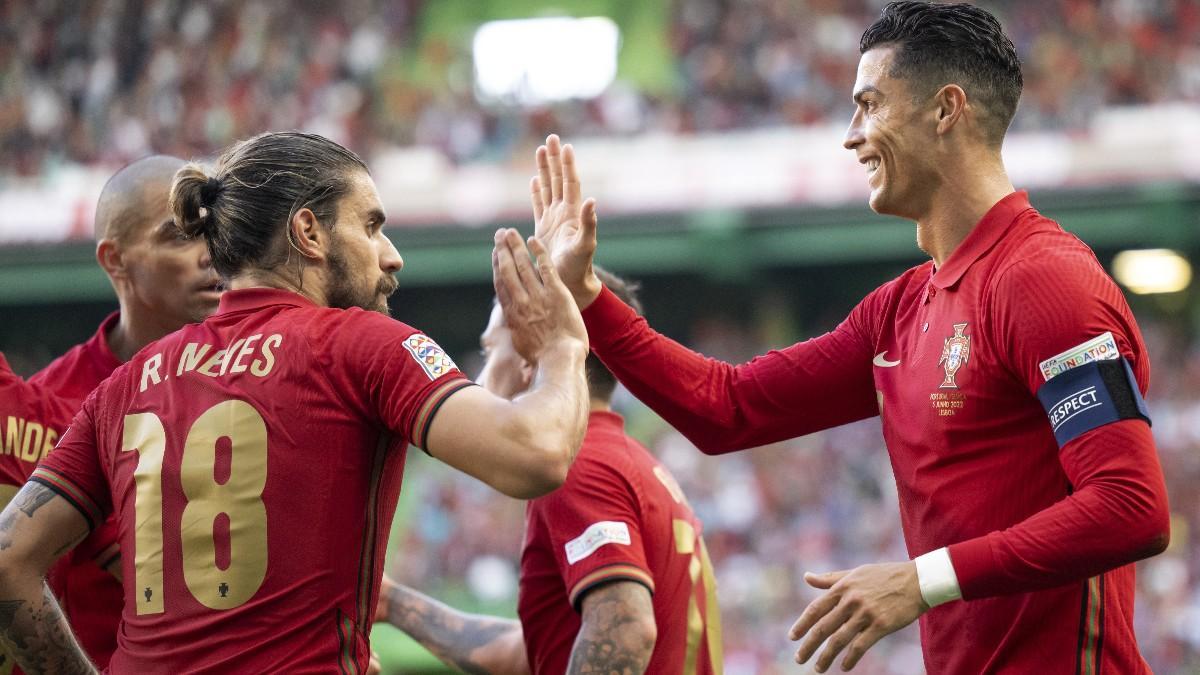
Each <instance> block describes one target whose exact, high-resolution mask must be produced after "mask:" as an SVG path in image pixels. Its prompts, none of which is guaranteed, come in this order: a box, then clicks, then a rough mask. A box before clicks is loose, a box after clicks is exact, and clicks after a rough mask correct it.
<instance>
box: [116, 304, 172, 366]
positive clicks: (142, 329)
mask: <svg viewBox="0 0 1200 675" xmlns="http://www.w3.org/2000/svg"><path fill="white" fill-rule="evenodd" d="M176 328H178V326H175V327H171V326H166V325H163V324H162V323H161V322H160V321H158V320H156V319H155V317H154V313H153V312H151V311H150V310H149V309H147V308H145V307H141V306H140V305H136V304H135V303H132V302H126V301H124V300H122V301H121V313H120V316H119V317H118V318H117V322H116V323H115V324H113V327H112V328H110V329H109V331H108V334H107V335H106V336H105V338H106V339H107V340H108V348H109V349H110V350H112V353H113V356H115V357H117V360H118V361H120V362H121V363H125V362H126V361H128V360H129V359H131V358H133V355H134V354H136V353H138V352H139V351H141V350H142V347H145V346H146V345H148V344H150V343H151V342H154V341H155V340H158V339H159V338H161V337H163V336H164V335H167V334H168V333H171V332H174V330H175V329H176Z"/></svg>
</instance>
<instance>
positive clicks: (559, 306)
mask: <svg viewBox="0 0 1200 675" xmlns="http://www.w3.org/2000/svg"><path fill="white" fill-rule="evenodd" d="M495 244H496V245H495V247H494V248H493V249H492V281H493V283H494V284H495V287H496V298H497V299H498V300H499V302H500V307H501V309H502V310H503V313H504V320H505V323H507V324H508V327H509V329H510V330H511V331H512V340H513V347H514V348H515V349H516V350H517V353H518V354H520V355H521V357H522V358H524V359H525V360H526V361H529V362H530V363H537V362H538V361H539V360H540V358H541V357H542V354H543V352H544V351H545V350H546V349H548V348H551V347H556V346H564V343H566V345H567V346H570V345H572V344H573V345H574V347H579V346H582V347H583V349H584V351H585V352H586V351H587V346H588V338H587V330H586V329H585V328H584V326H583V318H582V317H581V316H580V315H579V309H578V308H577V307H576V305H575V301H574V300H573V299H572V294H571V292H570V291H568V290H567V287H566V286H565V285H564V284H563V282H562V281H561V280H560V279H559V276H558V274H557V272H555V269H554V265H553V264H552V263H551V261H550V253H549V251H547V250H546V248H545V246H543V244H542V241H541V239H539V238H538V237H530V238H529V248H530V249H531V250H532V251H533V254H534V255H535V256H536V257H537V269H536V270H535V269H534V267H533V265H532V264H531V263H530V261H529V253H528V252H527V251H526V249H525V244H524V243H523V242H522V241H521V236H520V235H518V234H517V231H516V230H513V229H501V230H497V231H496V238H495Z"/></svg>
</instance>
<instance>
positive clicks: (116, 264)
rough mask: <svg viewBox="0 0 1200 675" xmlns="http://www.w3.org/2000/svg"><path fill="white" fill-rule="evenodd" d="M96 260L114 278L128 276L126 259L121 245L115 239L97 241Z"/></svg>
mask: <svg viewBox="0 0 1200 675" xmlns="http://www.w3.org/2000/svg"><path fill="white" fill-rule="evenodd" d="M96 262H97V263H99V264H100V268H101V269H103V270H104V272H105V273H106V274H108V276H109V277H111V278H113V279H119V278H122V277H124V276H126V272H125V260H124V258H122V257H121V245H120V244H118V243H117V242H116V241H115V240H113V239H101V240H100V241H98V242H96Z"/></svg>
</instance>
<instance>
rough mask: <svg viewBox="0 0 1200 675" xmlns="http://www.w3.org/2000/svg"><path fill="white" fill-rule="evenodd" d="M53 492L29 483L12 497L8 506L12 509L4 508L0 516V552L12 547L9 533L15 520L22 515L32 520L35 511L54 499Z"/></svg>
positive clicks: (42, 486) (37, 484) (40, 485)
mask: <svg viewBox="0 0 1200 675" xmlns="http://www.w3.org/2000/svg"><path fill="white" fill-rule="evenodd" d="M54 497H55V492H54V491H53V490H51V489H50V488H48V487H46V486H45V485H42V484H41V483H34V482H29V483H26V484H25V487H23V488H21V491H20V492H18V493H17V494H16V496H15V497H13V500H12V503H11V504H10V505H9V506H11V507H12V508H6V509H5V510H4V515H3V516H0V551H3V550H6V549H8V548H9V547H11V546H12V536H11V532H12V529H13V526H14V525H16V524H17V518H19V517H20V514H22V513H24V514H25V516H26V517H28V518H32V517H33V514H34V513H37V510H38V509H40V508H42V507H43V506H45V505H46V502H49V501H50V500H51V499H54Z"/></svg>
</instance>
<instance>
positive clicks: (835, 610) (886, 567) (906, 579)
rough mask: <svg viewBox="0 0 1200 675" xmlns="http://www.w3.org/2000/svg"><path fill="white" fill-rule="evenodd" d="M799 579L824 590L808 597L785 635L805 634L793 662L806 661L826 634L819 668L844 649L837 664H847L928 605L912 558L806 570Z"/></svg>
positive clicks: (850, 665)
mask: <svg viewBox="0 0 1200 675" xmlns="http://www.w3.org/2000/svg"><path fill="white" fill-rule="evenodd" d="M804 581H806V582H807V583H808V585H810V586H812V587H814V588H820V589H822V590H827V591H828V592H827V593H824V594H822V595H821V596H820V597H818V598H817V599H816V600H813V601H812V602H811V603H809V605H808V607H807V608H805V610H804V613H803V614H801V615H800V618H799V619H797V620H796V623H795V624H794V625H793V626H792V630H791V632H789V633H788V637H789V638H790V639H792V640H799V639H800V638H803V637H805V635H807V636H808V637H807V639H805V640H804V642H803V643H802V644H801V645H800V649H799V650H798V651H797V652H796V663H806V662H807V661H808V660H809V659H810V658H812V655H813V654H815V653H816V651H817V647H819V646H821V643H822V642H825V640H826V639H828V640H829V642H828V644H827V645H826V646H825V650H824V651H823V652H821V657H820V658H819V659H817V663H816V668H817V672H818V673H823V672H825V671H826V670H828V669H829V667H830V666H832V665H833V660H834V659H835V658H837V655H838V654H839V653H840V652H841V651H842V650H843V649H845V650H846V656H845V658H843V659H842V670H850V669H851V668H853V667H854V666H855V665H856V664H857V663H858V661H859V659H861V658H862V656H863V654H865V653H866V651H867V650H868V649H870V648H871V646H872V645H874V644H875V643H876V642H878V641H879V640H880V638H882V637H884V636H885V635H889V634H891V633H894V632H895V631H897V630H900V629H901V628H903V627H905V626H907V625H908V624H910V623H912V622H913V621H916V620H917V617H919V616H921V615H922V614H924V613H925V612H926V611H928V610H929V605H927V604H925V599H924V598H922V597H921V587H920V584H919V583H918V582H917V566H916V564H915V563H913V562H912V561H909V562H903V563H882V564H875V565H863V566H861V567H856V568H854V569H852V570H845V571H841V572H828V573H825V574H813V573H811V572H809V573H807V574H805V575H804ZM847 647H849V648H848V649H847Z"/></svg>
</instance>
